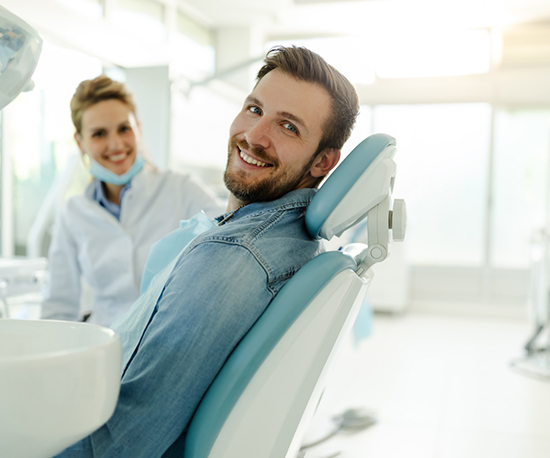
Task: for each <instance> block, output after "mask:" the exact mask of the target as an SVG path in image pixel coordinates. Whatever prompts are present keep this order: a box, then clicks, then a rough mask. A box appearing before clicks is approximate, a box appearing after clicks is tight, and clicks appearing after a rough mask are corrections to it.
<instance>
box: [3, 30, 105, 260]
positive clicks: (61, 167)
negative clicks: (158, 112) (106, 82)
mask: <svg viewBox="0 0 550 458" xmlns="http://www.w3.org/2000/svg"><path fill="white" fill-rule="evenodd" d="M67 62H71V65H67ZM61 70H63V71H61ZM100 73H101V64H100V62H99V61H98V60H97V59H94V58H90V57H87V56H84V55H82V54H80V53H77V52H74V51H70V50H67V49H64V48H60V47H57V46H54V45H52V44H50V43H49V42H47V41H45V42H44V45H43V50H42V55H41V57H40V61H39V63H38V67H37V69H36V71H35V73H34V76H33V81H34V82H35V85H36V86H35V88H34V90H33V91H31V92H26V93H22V94H20V95H19V96H18V97H17V99H16V100H14V101H13V102H12V103H11V104H10V105H9V106H7V107H6V108H4V110H2V114H3V118H2V119H3V123H4V126H3V129H4V130H3V131H4V133H5V135H4V138H3V142H2V143H3V154H5V155H9V157H10V158H11V164H12V171H13V189H12V192H13V216H11V215H10V218H12V219H13V221H12V224H11V225H12V227H13V229H14V238H15V239H14V240H13V241H11V243H13V244H14V245H15V254H17V255H24V254H26V243H27V237H28V235H29V231H30V228H31V226H32V224H33V222H34V218H35V217H36V215H37V213H38V211H39V209H40V207H41V205H42V203H43V202H44V199H45V197H46V195H47V194H48V192H49V191H50V189H51V187H52V184H53V183H54V180H55V179H56V177H58V176H59V175H60V174H62V173H63V172H64V171H65V167H66V164H67V163H68V161H69V158H70V157H71V156H73V155H75V154H77V151H78V150H77V146H76V144H75V142H74V138H73V134H74V128H73V126H72V123H71V118H70V110H69V102H70V99H71V97H72V95H73V93H74V91H75V89H76V86H77V85H78V83H80V81H82V80H83V79H89V78H93V77H95V76H97V75H99V74H100ZM2 224H3V225H4V224H10V222H7V221H4V219H3V221H2Z"/></svg>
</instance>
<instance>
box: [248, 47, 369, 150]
mask: <svg viewBox="0 0 550 458" xmlns="http://www.w3.org/2000/svg"><path fill="white" fill-rule="evenodd" d="M264 62H265V65H264V66H263V67H262V68H261V69H260V70H259V72H258V74H257V75H256V85H257V84H258V83H259V82H260V80H261V79H262V78H263V77H264V76H265V75H267V74H268V73H269V72H270V71H272V70H275V69H279V70H281V71H282V72H284V73H286V74H287V75H290V76H292V77H294V78H296V79H297V80H301V81H307V82H312V83H316V84H319V85H320V86H321V87H323V88H325V89H326V90H327V92H328V94H329V96H330V98H331V100H332V107H331V114H330V116H329V118H328V119H327V120H326V121H325V125H324V126H323V132H324V133H323V137H322V138H321V141H320V142H319V146H318V147H317V151H316V153H315V156H317V155H318V154H320V153H321V152H322V151H324V150H325V149H327V148H334V149H337V150H340V149H342V147H343V146H344V143H345V142H346V141H347V139H348V138H349V136H350V135H351V131H352V129H353V126H354V124H355V120H356V119H357V115H358V113H359V97H358V96H357V92H356V91H355V88H354V87H353V85H352V84H351V83H350V82H349V81H348V79H347V78H346V77H345V76H344V75H342V74H341V73H340V72H339V71H338V70H336V69H335V68H334V67H332V66H331V65H329V64H328V63H327V62H326V61H325V60H324V59H323V58H322V57H321V56H319V55H318V54H316V53H314V52H312V51H310V50H309V49H307V48H304V47H296V46H290V47H284V46H276V47H274V48H271V49H270V50H269V51H268V53H267V54H266V57H265V59H264Z"/></svg>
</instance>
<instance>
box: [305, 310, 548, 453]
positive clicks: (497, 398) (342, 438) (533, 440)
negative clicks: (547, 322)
mask: <svg viewBox="0 0 550 458" xmlns="http://www.w3.org/2000/svg"><path fill="white" fill-rule="evenodd" d="M373 323H374V324H373V332H372V334H371V336H370V337H369V338H368V339H367V340H365V341H364V342H363V343H362V344H361V345H360V346H357V347H354V346H353V345H352V342H351V341H349V342H346V345H345V348H344V351H343V354H342V357H341V358H340V359H339V360H338V362H337V364H336V366H337V367H335V368H334V370H333V371H332V375H331V379H330V380H329V385H328V387H327V390H326V392H325V395H324V398H323V400H322V402H321V404H320V406H319V408H318V410H317V413H316V417H315V419H314V422H313V424H312V426H311V427H310V429H309V431H308V434H307V435H306V439H305V442H308V441H310V442H313V441H315V440H316V439H319V438H320V437H322V436H323V435H325V434H326V433H327V432H328V431H330V430H331V429H333V424H332V423H331V420H330V418H331V416H334V415H336V414H339V413H341V412H342V411H344V410H345V409H347V408H350V407H353V408H358V407H359V408H363V409H366V410H368V411H370V412H371V413H372V414H373V415H374V416H375V418H376V419H377V422H376V424H375V425H374V426H371V427H370V428H367V429H365V430H363V431H361V432H359V433H353V434H337V435H336V436H334V437H333V438H332V439H330V440H328V441H326V442H324V443H322V444H321V445H318V446H316V447H313V448H311V449H309V451H308V453H307V454H306V455H305V456H306V458H329V457H331V458H332V457H339V458H367V457H368V458H382V457H383V458H405V457H406V458H548V457H550V379H548V380H541V379H534V378H530V377H527V376H525V375H520V374H518V373H516V372H514V371H513V370H511V368H510V362H511V360H513V359H514V358H518V357H521V356H522V355H523V353H522V348H523V345H524V343H525V341H526V340H527V338H528V337H529V335H530V333H531V326H530V324H529V323H528V322H527V319H526V320H525V321H517V320H510V319H498V320H497V319H493V320H491V319H487V318H467V317H452V316H435V315H427V314H413V313H407V314H405V315H400V316H390V315H375V317H374V321H373Z"/></svg>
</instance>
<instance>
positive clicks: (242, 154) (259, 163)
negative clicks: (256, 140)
mask: <svg viewBox="0 0 550 458" xmlns="http://www.w3.org/2000/svg"><path fill="white" fill-rule="evenodd" d="M239 154H240V156H241V158H242V159H243V161H245V162H247V163H248V164H253V165H257V166H258V167H267V166H268V165H269V164H266V163H265V162H260V161H257V160H256V159H253V158H251V157H250V156H247V155H246V154H244V153H243V152H242V151H239Z"/></svg>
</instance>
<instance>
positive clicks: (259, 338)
mask: <svg viewBox="0 0 550 458" xmlns="http://www.w3.org/2000/svg"><path fill="white" fill-rule="evenodd" d="M395 151H396V149H395V140H394V139H393V138H392V137H390V136H388V135H385V134H375V135H372V136H370V137H368V138H367V139H365V140H364V141H363V142H362V143H360V144H359V145H358V146H357V147H356V148H355V149H354V150H353V151H352V152H351V153H350V155H349V156H348V157H347V158H346V159H345V160H344V161H343V162H342V164H341V165H340V166H339V167H338V168H337V169H336V170H335V171H334V173H333V174H332V175H331V176H330V177H329V178H328V179H327V181H326V182H325V184H324V185H323V186H322V187H321V188H320V189H319V191H318V193H317V194H316V196H315V197H314V199H313V200H312V202H311V204H310V206H309V207H308V210H307V213H306V226H307V229H308V231H309V233H310V234H311V236H312V237H314V238H316V239H320V238H323V239H327V240H330V239H331V238H332V237H333V236H335V235H336V236H339V235H341V234H342V233H343V232H344V231H345V230H346V229H348V228H350V227H352V226H354V225H355V224H356V223H358V222H360V221H361V220H363V219H364V218H365V217H367V230H368V246H367V245H364V244H351V245H348V246H346V247H344V248H343V249H341V250H340V251H328V252H325V253H322V254H321V255H319V256H317V257H316V258H314V259H312V260H311V261H310V262H308V263H307V264H306V265H305V266H304V267H302V269H300V270H299V271H298V272H297V273H296V274H295V275H294V277H293V278H292V279H291V280H290V281H289V282H288V283H287V284H286V285H285V286H284V287H283V288H282V289H281V291H280V292H279V294H277V296H276V297H275V298H274V299H273V301H272V302H271V303H270V305H269V307H268V308H267V309H266V311H265V312H264V313H263V315H262V316H261V317H260V318H259V319H258V321H257V322H256V323H255V325H254V326H253V327H252V328H251V330H250V331H249V332H248V334H247V335H246V336H245V337H244V338H243V339H242V341H241V342H240V343H239V345H238V346H237V347H236V348H235V350H234V351H233V353H232V354H231V356H230V357H229V358H228V360H227V361H226V363H225V365H224V366H223V368H222V369H221V371H220V372H219V374H218V375H217V377H216V379H215V380H214V382H213V383H212V385H211V386H210V388H209V390H208V391H207V393H206V394H205V396H204V398H203V400H202V401H201V403H200V405H199V407H198V409H197V411H196V413H195V415H194V417H193V419H192V421H191V424H190V426H189V430H188V434H187V439H186V444H185V453H184V456H185V458H294V457H296V455H297V454H298V452H299V449H300V441H301V438H302V436H303V434H304V432H305V428H306V427H307V426H308V423H309V422H310V420H311V418H312V416H313V414H314V411H315V408H316V406H317V405H318V402H319V400H320V398H321V395H322V392H323V390H324V387H325V378H326V377H325V376H326V374H327V370H329V368H330V363H331V361H332V360H333V359H334V358H335V357H336V355H337V353H338V350H339V348H340V346H341V344H342V342H343V340H344V338H345V337H346V336H347V334H348V333H349V331H350V329H351V327H352V325H353V323H354V320H355V318H356V317H357V314H358V312H359V308H360V306H361V304H362V302H363V300H364V298H365V295H366V293H367V288H368V286H369V284H370V281H371V279H372V276H373V274H372V270H371V269H370V267H371V266H372V265H373V264H375V263H377V262H381V261H383V260H384V259H385V258H386V256H387V255H388V254H389V249H390V242H391V241H392V240H396V241H397V240H402V239H403V237H404V230H405V206H404V202H403V201H401V200H395V201H394V200H393V198H392V191H393V185H394V179H395V170H396V167H395V162H394V161H393V156H394V155H395Z"/></svg>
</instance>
